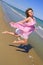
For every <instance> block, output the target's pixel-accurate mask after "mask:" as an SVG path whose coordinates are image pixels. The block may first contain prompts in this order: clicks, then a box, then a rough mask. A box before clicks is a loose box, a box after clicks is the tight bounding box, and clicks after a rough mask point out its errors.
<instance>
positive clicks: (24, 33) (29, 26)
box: [10, 21, 36, 39]
mask: <svg viewBox="0 0 43 65" xmlns="http://www.w3.org/2000/svg"><path fill="white" fill-rule="evenodd" d="M35 24H36V22H35V21H31V22H25V23H18V22H17V23H14V22H11V23H10V25H11V27H14V28H17V29H16V34H18V35H20V36H21V37H22V38H24V39H28V37H29V35H30V34H31V33H32V32H33V31H34V29H35V26H34V25H35Z"/></svg>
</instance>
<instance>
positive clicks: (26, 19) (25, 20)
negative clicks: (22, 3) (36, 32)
mask: <svg viewBox="0 0 43 65" xmlns="http://www.w3.org/2000/svg"><path fill="white" fill-rule="evenodd" d="M27 21H29V17H28V18H25V19H24V20H21V21H19V22H18V23H25V22H27Z"/></svg>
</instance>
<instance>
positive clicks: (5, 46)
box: [0, 6, 43, 65]
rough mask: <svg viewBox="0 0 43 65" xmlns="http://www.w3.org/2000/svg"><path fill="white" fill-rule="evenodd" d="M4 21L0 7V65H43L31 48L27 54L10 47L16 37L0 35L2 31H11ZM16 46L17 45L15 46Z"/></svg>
mask: <svg viewBox="0 0 43 65" xmlns="http://www.w3.org/2000/svg"><path fill="white" fill-rule="evenodd" d="M6 21H7V20H5V19H4V12H3V9H2V7H1V6H0V65H43V61H42V59H41V58H40V57H39V56H38V54H37V53H36V52H35V50H34V48H31V49H30V50H29V52H28V53H25V52H21V51H17V50H20V48H18V47H14V46H10V44H12V42H13V41H14V40H15V39H16V37H14V36H12V35H9V34H2V32H3V31H5V30H8V31H11V27H10V26H9V25H8V24H7V22H6ZM16 45H17V44H16Z"/></svg>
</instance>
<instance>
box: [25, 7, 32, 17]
mask: <svg viewBox="0 0 43 65" xmlns="http://www.w3.org/2000/svg"><path fill="white" fill-rule="evenodd" d="M29 10H32V11H33V9H32V8H28V9H27V10H26V12H25V13H26V17H29V14H28V11H29Z"/></svg>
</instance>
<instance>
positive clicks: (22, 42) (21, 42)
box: [13, 39, 27, 45]
mask: <svg viewBox="0 0 43 65" xmlns="http://www.w3.org/2000/svg"><path fill="white" fill-rule="evenodd" d="M13 43H17V44H24V45H26V44H27V39H23V40H18V41H14V42H13Z"/></svg>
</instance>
